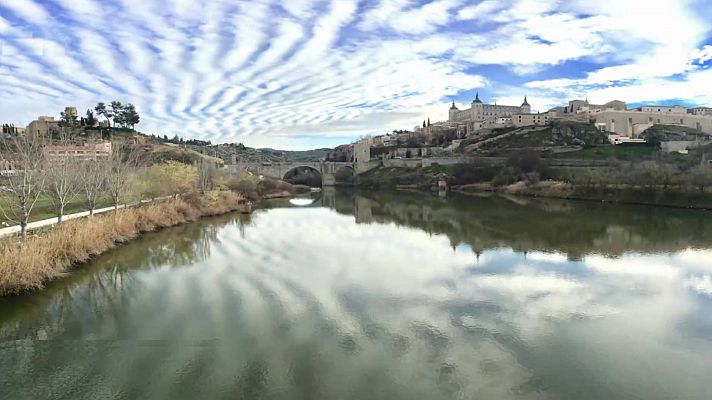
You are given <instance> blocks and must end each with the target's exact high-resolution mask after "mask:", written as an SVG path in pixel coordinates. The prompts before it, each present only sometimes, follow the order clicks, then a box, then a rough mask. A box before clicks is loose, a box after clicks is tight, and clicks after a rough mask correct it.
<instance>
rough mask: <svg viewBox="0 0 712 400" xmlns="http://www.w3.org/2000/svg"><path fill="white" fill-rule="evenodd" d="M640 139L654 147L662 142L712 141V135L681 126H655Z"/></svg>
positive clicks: (647, 130)
mask: <svg viewBox="0 0 712 400" xmlns="http://www.w3.org/2000/svg"><path fill="white" fill-rule="evenodd" d="M640 137H641V138H643V139H645V141H646V142H648V143H651V144H654V145H659V144H660V143H661V142H672V141H695V140H703V139H706V140H709V139H712V135H708V134H705V133H702V132H700V131H698V130H697V129H693V128H689V127H687V126H681V125H653V126H651V127H650V128H648V129H646V130H645V132H643V133H642V134H641V135H640Z"/></svg>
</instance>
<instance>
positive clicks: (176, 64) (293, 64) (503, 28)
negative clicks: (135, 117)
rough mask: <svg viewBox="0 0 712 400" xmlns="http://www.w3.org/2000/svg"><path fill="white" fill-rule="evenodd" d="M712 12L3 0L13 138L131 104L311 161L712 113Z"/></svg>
mask: <svg viewBox="0 0 712 400" xmlns="http://www.w3.org/2000/svg"><path fill="white" fill-rule="evenodd" d="M711 22H712V5H711V4H710V2H709V0H689V1H687V0H665V1H662V0H625V1H621V0H597V1H588V0H587V1H584V0H566V1H556V0H547V1H539V0H502V1H493V0H484V1H474V0H469V1H468V0H288V1H285V0H280V1H276V0H249V1H240V0H0V122H1V123H14V124H15V125H18V126H21V125H26V124H28V123H29V122H31V121H32V120H34V119H35V118H36V117H37V116H39V115H53V116H56V117H57V118H58V117H59V113H60V111H62V110H63V109H64V107H65V106H76V107H77V108H79V109H80V110H86V109H88V108H93V106H94V105H95V104H96V103H97V102H99V101H104V102H110V101H112V100H117V101H121V102H125V103H133V104H135V105H136V107H137V108H138V111H139V112H140V113H141V116H142V122H141V124H140V125H138V127H137V128H138V129H139V130H140V131H142V132H145V133H154V134H159V135H164V134H165V135H168V136H169V137H172V136H174V135H179V136H182V137H185V138H197V139H206V140H211V141H212V142H213V143H225V142H242V143H245V144H246V145H248V146H253V147H273V148H281V149H308V148H316V147H334V146H336V145H338V144H343V143H348V142H351V141H353V140H355V139H357V138H359V137H362V136H364V135H377V134H383V133H386V132H389V131H392V130H394V129H412V128H413V127H414V126H415V125H418V124H420V123H422V121H423V120H424V119H426V118H430V119H431V120H432V121H439V120H446V119H447V110H448V108H449V106H450V102H451V101H455V102H456V104H457V105H458V106H459V107H460V108H461V109H462V108H467V107H469V104H470V102H471V101H472V100H473V99H474V96H475V94H476V93H477V92H479V94H480V98H482V99H483V100H484V101H485V102H488V103H492V102H495V101H496V102H497V103H498V104H508V105H519V104H521V102H522V100H523V97H524V96H527V98H528V101H529V103H530V104H531V105H532V109H533V110H537V111H546V110H548V109H549V108H551V107H554V106H557V105H562V104H565V103H566V102H567V101H568V100H570V99H573V98H588V99H589V100H590V101H591V102H594V103H604V102H607V101H610V100H613V99H618V100H623V101H626V102H628V103H630V104H645V103H656V104H674V103H679V104H683V105H707V106H712V68H710V67H711V66H712V23H711Z"/></svg>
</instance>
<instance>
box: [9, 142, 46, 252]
mask: <svg viewBox="0 0 712 400" xmlns="http://www.w3.org/2000/svg"><path fill="white" fill-rule="evenodd" d="M45 145H46V139H45V138H44V137H43V136H40V135H35V136H30V135H24V134H22V135H20V134H8V135H3V136H2V138H0V161H3V164H6V165H11V166H12V169H11V170H6V171H3V173H2V182H3V188H0V196H2V199H0V211H1V212H2V214H3V215H4V217H5V219H7V220H9V221H11V222H15V223H17V224H19V225H20V234H21V235H22V239H23V240H24V239H26V238H27V225H28V223H29V220H30V215H31V214H32V209H33V208H34V207H35V204H37V200H39V198H40V196H41V195H42V193H43V192H44V189H45V183H46V170H45V166H46V164H45V159H46V153H45Z"/></svg>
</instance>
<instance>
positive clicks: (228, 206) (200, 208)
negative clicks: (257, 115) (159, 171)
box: [0, 191, 252, 296]
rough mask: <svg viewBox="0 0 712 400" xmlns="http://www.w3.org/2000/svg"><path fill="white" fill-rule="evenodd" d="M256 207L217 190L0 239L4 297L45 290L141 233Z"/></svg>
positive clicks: (0, 282)
mask: <svg viewBox="0 0 712 400" xmlns="http://www.w3.org/2000/svg"><path fill="white" fill-rule="evenodd" d="M251 207H252V205H251V203H250V202H249V201H248V200H247V199H246V198H245V197H244V196H243V195H242V194H239V193H237V192H232V191H212V192H207V193H205V194H203V195H198V194H191V195H187V196H184V197H181V198H178V199H170V200H166V201H163V202H158V203H151V204H149V205H144V206H139V207H133V208H126V209H122V210H118V211H117V212H116V213H110V214H104V215H95V216H93V217H88V218H81V219H76V220H72V221H67V222H65V223H63V224H61V225H59V226H57V227H56V228H54V229H51V230H49V229H48V230H45V231H42V232H40V233H39V234H36V235H33V236H32V237H30V238H29V239H27V240H26V241H24V242H21V243H17V242H16V241H15V240H12V239H11V238H8V239H5V240H3V241H2V242H0V296H5V295H10V294H18V293H21V292H24V291H28V290H33V289H38V288H41V287H42V286H43V285H44V284H45V283H47V282H48V281H51V280H53V279H56V278H58V277H61V276H62V275H63V274H65V273H67V272H68V271H69V269H70V268H71V267H73V266H75V265H78V264H81V263H84V262H86V261H88V260H90V259H91V258H92V257H94V256H97V255H99V254H101V253H103V252H105V251H107V250H109V249H112V248H114V247H115V246H117V245H118V244H120V243H124V242H127V241H129V240H132V239H135V238H136V237H138V236H139V235H140V234H141V233H144V232H151V231H156V230H159V229H163V228H167V227H171V226H176V225H180V224H184V223H187V222H191V221H195V220H196V219H198V218H201V217H206V216H212V215H220V214H226V213H229V212H233V211H239V210H243V211H245V212H249V211H251Z"/></svg>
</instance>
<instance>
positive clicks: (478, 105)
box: [471, 92, 485, 121]
mask: <svg viewBox="0 0 712 400" xmlns="http://www.w3.org/2000/svg"><path fill="white" fill-rule="evenodd" d="M471 110H472V120H473V121H482V119H483V118H484V113H485V111H484V110H485V107H484V104H482V100H480V92H477V94H475V99H474V100H472V108H471Z"/></svg>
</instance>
